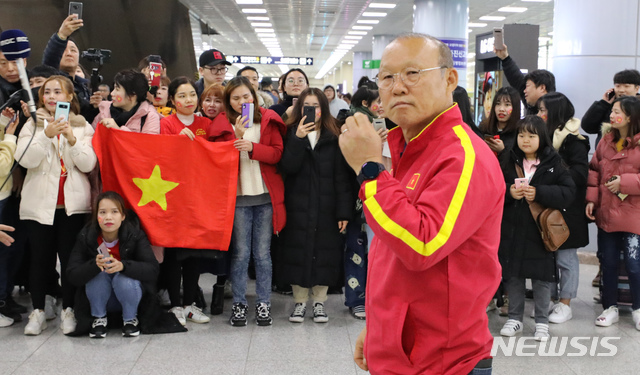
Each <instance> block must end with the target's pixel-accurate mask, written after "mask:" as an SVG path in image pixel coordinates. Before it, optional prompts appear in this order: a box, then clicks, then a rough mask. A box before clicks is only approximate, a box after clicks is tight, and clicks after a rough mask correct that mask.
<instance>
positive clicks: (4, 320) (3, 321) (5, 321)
mask: <svg viewBox="0 0 640 375" xmlns="http://www.w3.org/2000/svg"><path fill="white" fill-rule="evenodd" d="M12 324H13V319H11V318H9V317H8V316H4V315H2V314H0V327H9V326H10V325H12Z"/></svg>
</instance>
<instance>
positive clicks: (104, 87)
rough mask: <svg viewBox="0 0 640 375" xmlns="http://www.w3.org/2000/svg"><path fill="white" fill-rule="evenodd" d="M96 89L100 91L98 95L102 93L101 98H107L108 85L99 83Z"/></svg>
mask: <svg viewBox="0 0 640 375" xmlns="http://www.w3.org/2000/svg"><path fill="white" fill-rule="evenodd" d="M98 91H100V95H102V99H103V100H107V98H109V86H107V85H100V86H98Z"/></svg>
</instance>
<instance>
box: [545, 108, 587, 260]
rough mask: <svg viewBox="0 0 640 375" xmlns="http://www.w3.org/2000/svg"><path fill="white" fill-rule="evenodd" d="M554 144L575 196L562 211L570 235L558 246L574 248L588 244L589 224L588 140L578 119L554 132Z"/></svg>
mask: <svg viewBox="0 0 640 375" xmlns="http://www.w3.org/2000/svg"><path fill="white" fill-rule="evenodd" d="M553 148H554V149H556V151H558V153H559V154H560V157H561V158H562V162H563V164H564V165H565V166H566V167H567V168H568V169H569V174H570V175H571V178H572V179H573V183H574V184H575V185H576V192H575V199H573V201H572V202H571V204H570V205H569V206H567V208H566V210H565V211H563V212H562V215H563V217H564V220H565V222H566V223H567V226H568V227H569V232H570V233H571V234H570V235H569V238H568V239H567V241H566V242H565V243H563V244H562V246H560V248H559V249H558V250H563V249H577V248H579V247H584V246H587V245H588V244H589V227H588V221H587V216H586V215H585V197H586V195H587V177H588V175H589V148H590V145H589V140H588V139H587V138H585V137H584V136H582V135H581V134H580V120H579V119H577V118H572V119H570V120H569V121H567V123H566V124H565V125H564V128H563V129H562V130H560V129H556V130H555V131H554V133H553Z"/></svg>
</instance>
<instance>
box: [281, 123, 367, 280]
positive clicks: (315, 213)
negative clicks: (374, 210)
mask: <svg viewBox="0 0 640 375" xmlns="http://www.w3.org/2000/svg"><path fill="white" fill-rule="evenodd" d="M296 130H297V125H296V126H292V127H291V128H290V129H289V132H288V135H287V139H286V142H285V146H284V151H283V153H282V159H281V160H280V167H281V171H282V172H283V174H284V175H285V180H284V202H285V206H286V209H287V225H286V226H285V228H284V229H283V230H282V232H281V234H280V238H279V241H278V242H279V246H278V252H279V253H278V259H279V262H278V265H277V267H278V269H277V270H276V272H275V273H274V274H275V275H276V278H277V281H278V283H279V284H294V285H299V286H302V287H305V288H310V287H312V286H315V285H340V284H341V275H342V269H343V238H342V235H341V234H340V232H339V231H338V221H342V220H350V219H351V216H352V213H353V207H354V204H355V197H354V196H353V193H352V191H351V183H350V179H353V178H355V176H354V174H353V172H351V170H350V169H349V166H348V165H347V163H346V162H345V160H344V157H343V156H342V152H341V151H340V147H339V146H338V137H337V136H336V135H335V134H333V133H331V132H329V131H328V130H326V129H323V131H322V132H321V133H320V136H319V138H318V142H317V144H316V146H315V148H314V149H312V148H311V144H310V143H309V139H308V137H305V138H303V139H300V138H298V137H297V136H296V135H295V134H296Z"/></svg>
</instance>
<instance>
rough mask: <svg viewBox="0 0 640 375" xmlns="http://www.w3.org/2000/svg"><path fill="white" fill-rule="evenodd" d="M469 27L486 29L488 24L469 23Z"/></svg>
mask: <svg viewBox="0 0 640 375" xmlns="http://www.w3.org/2000/svg"><path fill="white" fill-rule="evenodd" d="M467 26H469V27H485V26H487V24H486V23H482V22H469V23H467Z"/></svg>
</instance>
